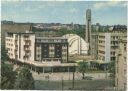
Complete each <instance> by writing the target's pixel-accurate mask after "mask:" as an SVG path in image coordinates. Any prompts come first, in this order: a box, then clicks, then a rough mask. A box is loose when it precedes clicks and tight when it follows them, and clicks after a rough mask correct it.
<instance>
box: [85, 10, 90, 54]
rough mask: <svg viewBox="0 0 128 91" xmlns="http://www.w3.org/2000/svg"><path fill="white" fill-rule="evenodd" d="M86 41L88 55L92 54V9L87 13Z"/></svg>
mask: <svg viewBox="0 0 128 91" xmlns="http://www.w3.org/2000/svg"><path fill="white" fill-rule="evenodd" d="M85 41H86V42H87V43H88V54H89V55H90V54H91V9H87V11H86V30H85Z"/></svg>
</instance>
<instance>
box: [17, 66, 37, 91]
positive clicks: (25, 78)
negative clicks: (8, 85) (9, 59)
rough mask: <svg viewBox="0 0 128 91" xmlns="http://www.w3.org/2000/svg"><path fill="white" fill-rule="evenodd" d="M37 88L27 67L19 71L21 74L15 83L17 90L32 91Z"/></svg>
mask: <svg viewBox="0 0 128 91" xmlns="http://www.w3.org/2000/svg"><path fill="white" fill-rule="evenodd" d="M34 88H35V85H34V79H33V77H32V73H31V72H30V70H29V69H28V68H27V67H23V68H21V69H20V70H19V74H18V77H17V80H16V83H15V89H20V90H32V89H34Z"/></svg>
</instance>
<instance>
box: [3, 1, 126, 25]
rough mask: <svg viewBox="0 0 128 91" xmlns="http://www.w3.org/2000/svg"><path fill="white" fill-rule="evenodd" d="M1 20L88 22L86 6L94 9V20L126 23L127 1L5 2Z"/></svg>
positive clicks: (106, 23) (113, 23) (106, 22)
mask: <svg viewBox="0 0 128 91" xmlns="http://www.w3.org/2000/svg"><path fill="white" fill-rule="evenodd" d="M1 4H2V6H1V12H2V14H1V16H2V19H1V20H12V21H15V22H35V23H52V22H54V23H71V22H73V23H77V24H85V23H86V21H85V13H86V9H88V8H90V9H91V10H92V23H93V24H95V23H97V22H98V23H100V24H101V25H115V24H116V25H117V24H123V25H124V24H125V25H126V23H127V8H126V2H124V1H123V2H119V1H107V2H99V1H98V2H94V1H90V2H89V1H70V2H69V1H45V2H44V1H11V2H9V1H8V2H7V1H4V0H3V1H2V3H1Z"/></svg>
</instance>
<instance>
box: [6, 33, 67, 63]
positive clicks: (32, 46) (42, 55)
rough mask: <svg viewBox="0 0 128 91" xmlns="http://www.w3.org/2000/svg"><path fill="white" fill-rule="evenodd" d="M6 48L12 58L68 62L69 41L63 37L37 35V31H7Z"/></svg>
mask: <svg viewBox="0 0 128 91" xmlns="http://www.w3.org/2000/svg"><path fill="white" fill-rule="evenodd" d="M6 49H7V50H8V55H9V57H10V58H11V59H15V60H20V61H23V62H26V61H31V62H33V61H38V62H51V61H55V62H56V61H57V62H60V63H62V62H67V61H68V42H67V40H66V39H65V38H62V37H36V36H35V33H30V32H26V33H9V32H8V33H7V34H6Z"/></svg>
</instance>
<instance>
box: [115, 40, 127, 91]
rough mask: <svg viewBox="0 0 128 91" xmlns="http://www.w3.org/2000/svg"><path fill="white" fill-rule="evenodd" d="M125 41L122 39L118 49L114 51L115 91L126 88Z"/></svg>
mask: <svg viewBox="0 0 128 91" xmlns="http://www.w3.org/2000/svg"><path fill="white" fill-rule="evenodd" d="M126 47H127V40H126V38H122V39H121V40H120V42H119V48H118V49H117V51H116V56H117V59H116V61H115V67H116V68H115V69H116V70H115V87H116V89H117V91H125V90H126V87H127V59H126V57H127V51H126V50H127V48H126Z"/></svg>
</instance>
